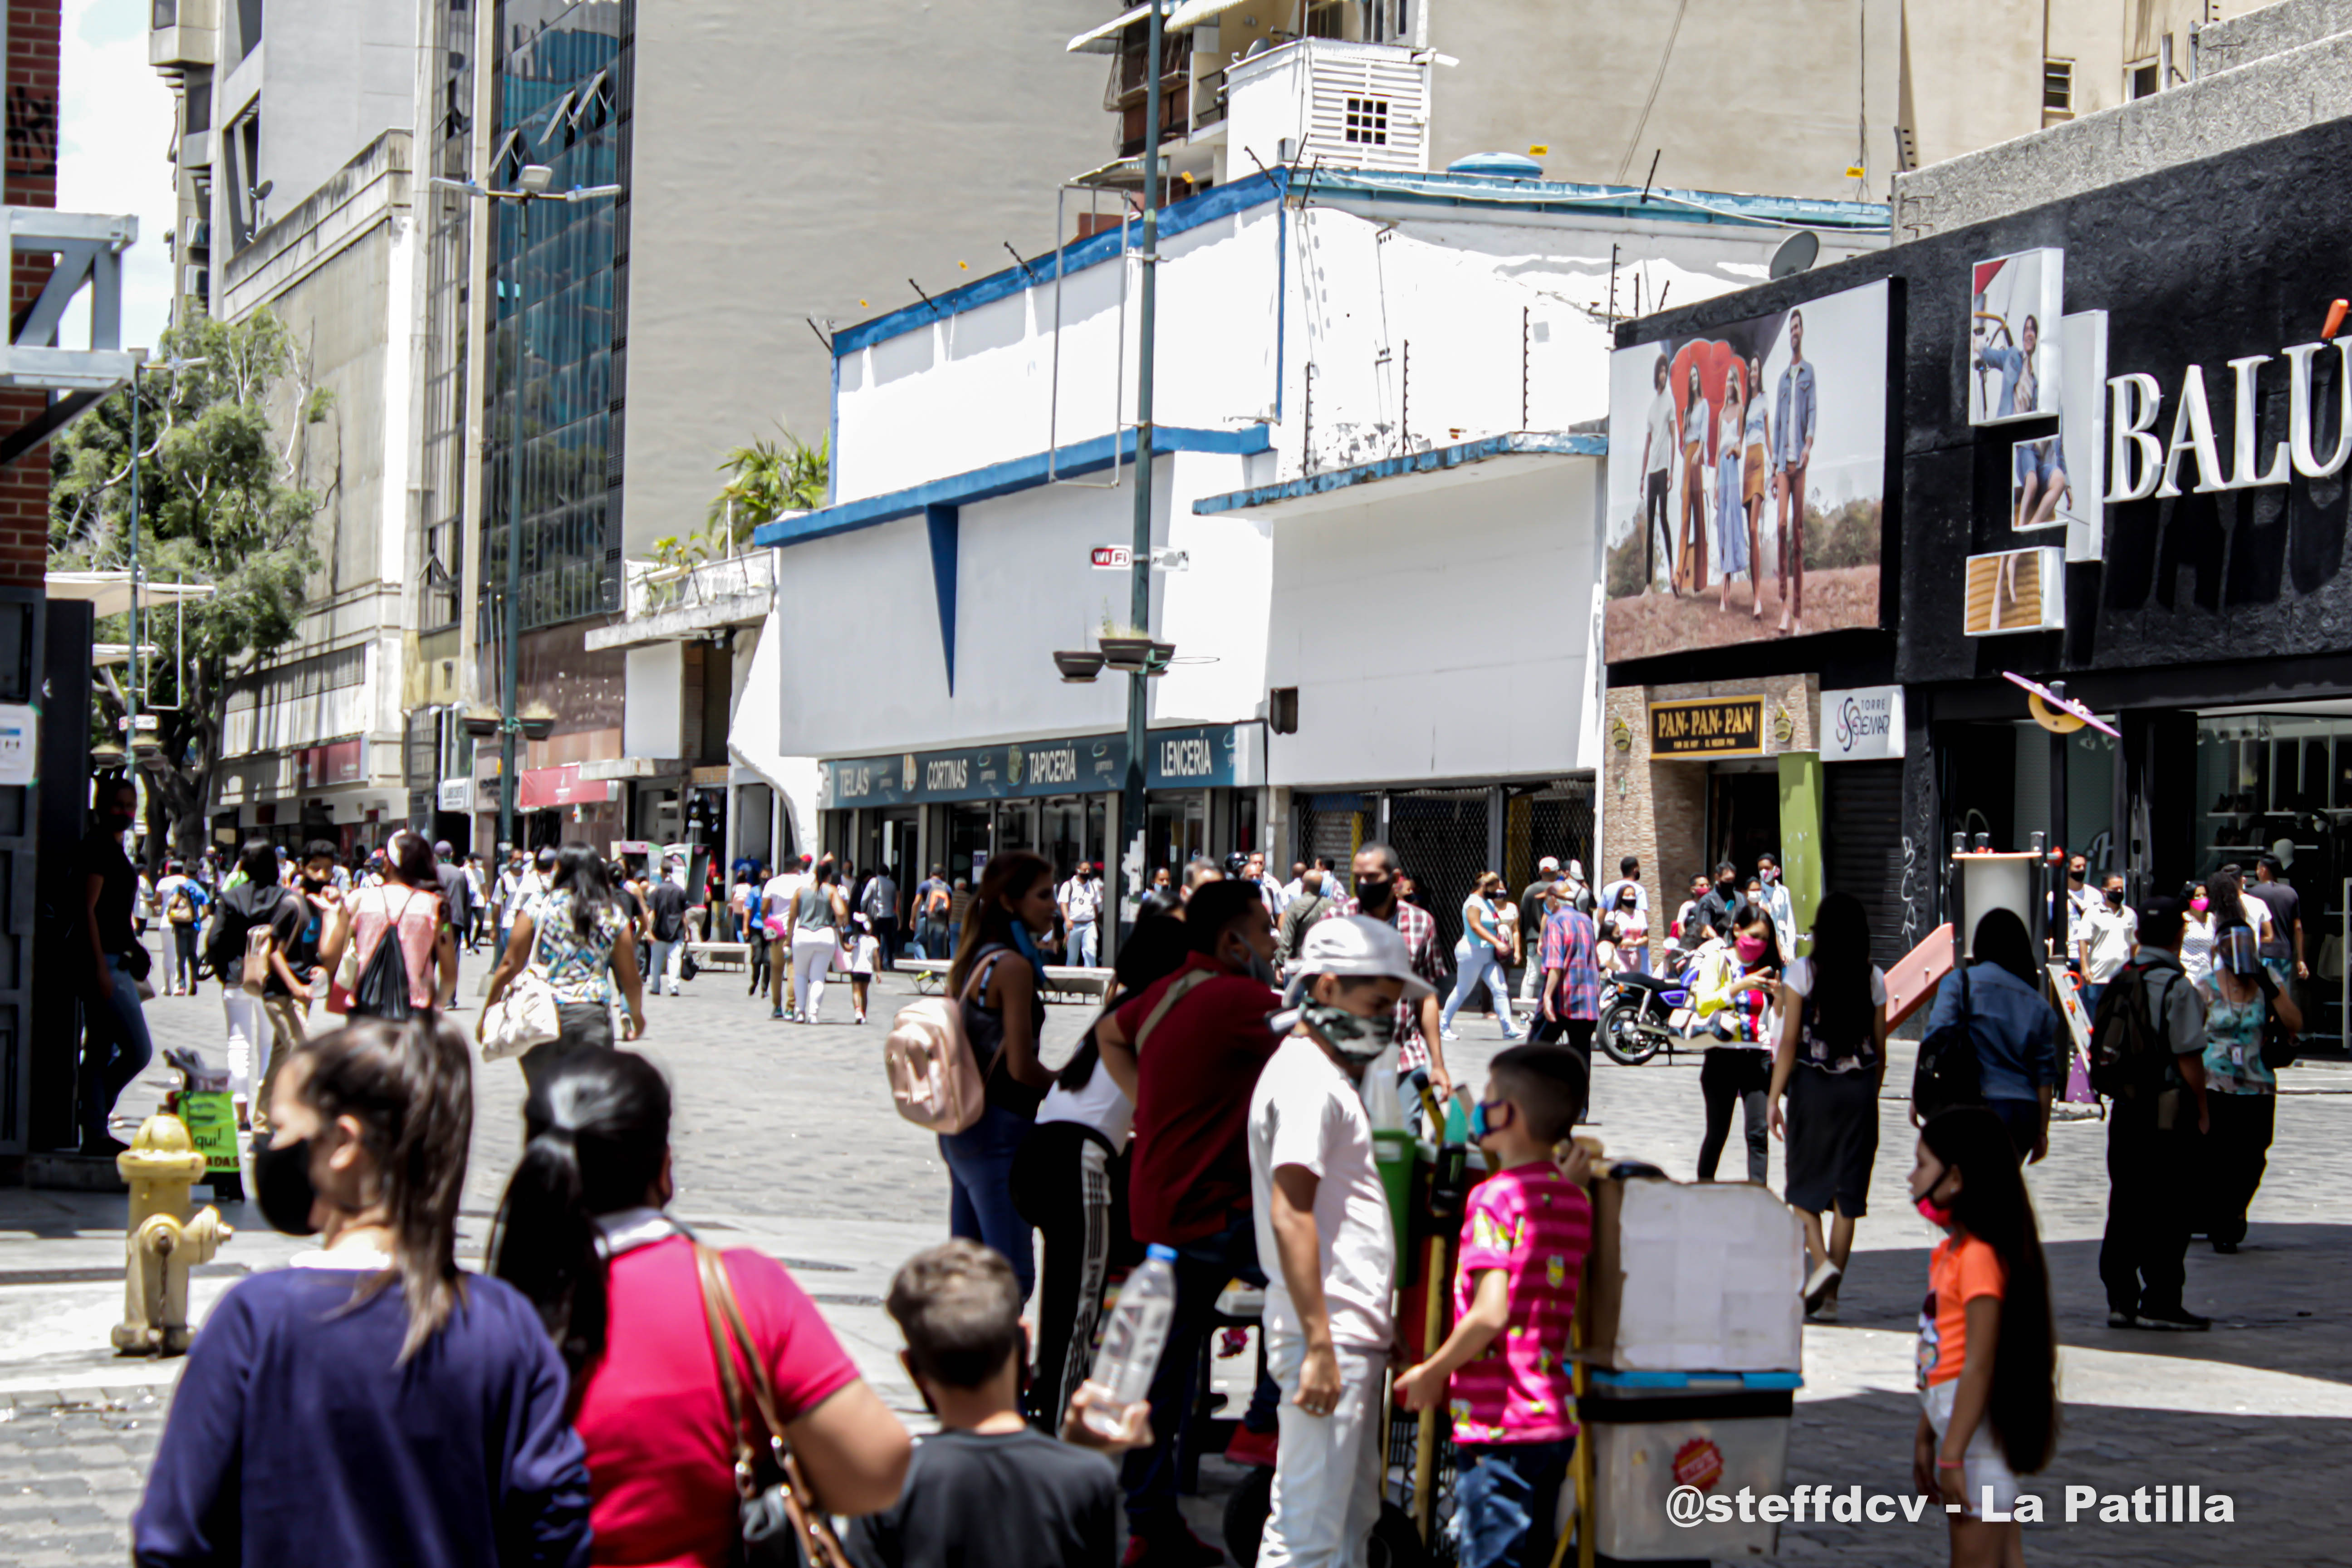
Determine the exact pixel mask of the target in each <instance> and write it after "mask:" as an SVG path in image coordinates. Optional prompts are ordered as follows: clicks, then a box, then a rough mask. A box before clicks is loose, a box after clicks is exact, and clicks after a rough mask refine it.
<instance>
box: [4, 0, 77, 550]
mask: <svg viewBox="0 0 2352 1568" xmlns="http://www.w3.org/2000/svg"><path fill="white" fill-rule="evenodd" d="M61 9H62V0H16V4H12V5H9V6H8V33H7V37H8V67H7V106H8V142H7V163H6V178H7V202H8V205H10V206H19V207H54V206H56V205H58V34H59V28H60V15H61ZM48 280H49V264H48V262H47V258H38V257H27V256H21V255H20V256H19V257H18V258H16V275H15V288H14V297H13V298H12V299H11V300H9V311H10V314H11V315H12V316H13V315H15V314H16V313H17V312H20V311H22V310H25V309H26V307H27V306H29V305H30V304H32V302H33V301H34V300H37V299H38V298H39V297H40V293H41V289H42V288H43V287H44V286H46V285H47V282H48ZM48 401H49V398H48V394H47V393H45V392H0V434H5V432H7V431H11V430H16V429H20V428H22V427H23V426H25V425H26V424H27V423H28V422H30V421H31V420H33V419H35V418H37V417H38V416H40V414H41V412H42V410H43V409H45V408H47V406H48ZM48 540H49V448H48V447H47V444H46V443H44V444H43V445H41V446H38V447H34V448H33V449H32V450H31V451H29V452H27V453H26V454H25V455H24V456H23V457H21V458H17V459H16V461H15V462H14V463H11V464H9V465H8V466H7V467H6V468H0V583H8V584H19V583H38V582H40V581H41V580H42V577H43V575H44V574H45V573H46V571H47V556H48Z"/></svg>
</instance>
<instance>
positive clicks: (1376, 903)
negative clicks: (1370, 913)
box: [1356, 877, 1396, 910]
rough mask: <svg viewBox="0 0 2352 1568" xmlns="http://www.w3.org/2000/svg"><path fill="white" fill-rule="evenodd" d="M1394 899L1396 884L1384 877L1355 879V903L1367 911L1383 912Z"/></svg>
mask: <svg viewBox="0 0 2352 1568" xmlns="http://www.w3.org/2000/svg"><path fill="white" fill-rule="evenodd" d="M1395 897H1396V884H1395V883H1394V882H1391V881H1390V880H1389V879H1387V878H1385V877H1359V878H1357V879H1356V902H1357V904H1358V905H1360V907H1362V908H1364V909H1367V910H1384V909H1387V908H1388V907H1389V901H1390V900H1391V899H1393V898H1395Z"/></svg>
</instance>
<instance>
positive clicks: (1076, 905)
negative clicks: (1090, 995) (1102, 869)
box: [1054, 860, 1103, 969]
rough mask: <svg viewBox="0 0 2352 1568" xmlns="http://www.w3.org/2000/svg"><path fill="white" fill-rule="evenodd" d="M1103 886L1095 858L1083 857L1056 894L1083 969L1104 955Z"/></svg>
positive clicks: (1077, 961) (1072, 956) (1072, 955)
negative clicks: (1100, 936)
mask: <svg viewBox="0 0 2352 1568" xmlns="http://www.w3.org/2000/svg"><path fill="white" fill-rule="evenodd" d="M1102 889H1103V885H1102V878H1101V876H1100V874H1099V873H1097V870H1096V869H1095V864H1094V862H1093V861H1091V860H1081V861H1079V862H1078V868H1077V869H1076V871H1073V872H1071V873H1070V879H1069V880H1068V881H1066V882H1065V883H1063V884H1062V885H1061V887H1060V888H1059V889H1057V890H1056V891H1055V895H1054V897H1055V902H1056V903H1058V904H1060V905H1061V906H1062V925H1063V928H1064V929H1065V930H1066V931H1068V932H1069V934H1070V946H1069V957H1070V962H1071V963H1075V964H1076V965H1077V966H1078V967H1079V968H1081V969H1092V968H1093V967H1094V966H1095V965H1096V963H1098V962H1099V961H1100V959H1101V956H1102V952H1101V943H1100V941H1099V935H1100V932H1101V931H1102V924H1101V917H1102Z"/></svg>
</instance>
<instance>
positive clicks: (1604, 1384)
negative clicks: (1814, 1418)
mask: <svg viewBox="0 0 2352 1568" xmlns="http://www.w3.org/2000/svg"><path fill="white" fill-rule="evenodd" d="M1803 1382H1804V1379H1803V1378H1802V1377H1801V1376H1800V1375H1799V1374H1798V1373H1793V1372H1746V1373H1742V1372H1728V1373H1701V1372H1606V1371H1599V1370H1595V1371H1593V1372H1592V1373H1591V1374H1590V1375H1589V1377H1588V1379H1587V1384H1586V1388H1585V1394H1584V1398H1583V1400H1582V1401H1581V1402H1580V1405H1579V1406H1578V1409H1579V1412H1580V1417H1581V1419H1582V1422H1583V1426H1584V1432H1585V1440H1586V1441H1587V1442H1589V1443H1590V1444H1591V1446H1592V1475H1593V1499H1592V1503H1593V1543H1594V1547H1595V1549H1596V1550H1597V1551H1598V1552H1599V1554H1600V1555H1601V1558H1603V1559H1606V1560H1610V1561H1613V1562H1620V1563H1639V1562H1644V1561H1656V1560H1660V1559H1665V1560H1671V1561H1676V1562H1689V1561H1694V1560H1696V1561H1703V1562H1708V1563H1727V1562H1738V1561H1739V1560H1741V1559H1743V1558H1749V1557H1769V1556H1771V1555H1772V1554H1773V1552H1775V1551H1776V1550H1777V1549H1778V1547H1779V1544H1780V1526H1778V1525H1777V1524H1768V1523H1765V1522H1764V1521H1761V1520H1758V1519H1754V1518H1751V1519H1750V1520H1748V1521H1747V1522H1745V1523H1743V1522H1742V1521H1740V1520H1739V1518H1738V1515H1737V1514H1736V1513H1735V1514H1734V1515H1733V1517H1732V1518H1730V1519H1728V1520H1724V1521H1719V1522H1718V1521H1713V1520H1708V1521H1704V1522H1701V1523H1697V1524H1692V1525H1678V1524H1676V1523H1675V1521H1674V1520H1673V1519H1672V1518H1671V1517H1669V1515H1668V1513H1667V1498H1668V1494H1670V1493H1671V1492H1673V1491H1674V1489H1675V1488H1677V1487H1693V1488H1696V1489H1697V1490H1698V1492H1699V1493H1700V1494H1701V1497H1702V1498H1703V1499H1706V1498H1736V1497H1738V1495H1739V1491H1740V1489H1741V1488H1743V1487H1745V1488H1748V1489H1751V1490H1752V1491H1753V1492H1754V1493H1755V1494H1756V1495H1757V1496H1759V1497H1761V1496H1763V1495H1765V1494H1766V1493H1769V1492H1778V1491H1780V1489H1781V1487H1782V1484H1783V1483H1784V1481H1785V1480H1786V1479H1787V1477H1788V1469H1789V1414H1790V1407H1791V1405H1792V1402H1793V1401H1794V1399H1795V1397H1796V1390H1797V1388H1798V1387H1799V1386H1800V1385H1801V1384H1802V1383H1803Z"/></svg>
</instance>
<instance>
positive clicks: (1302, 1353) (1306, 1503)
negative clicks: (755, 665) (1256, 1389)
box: [1257, 1335, 1388, 1568]
mask: <svg viewBox="0 0 2352 1568" xmlns="http://www.w3.org/2000/svg"><path fill="white" fill-rule="evenodd" d="M1306 1360H1307V1342H1306V1341H1304V1340H1300V1339H1293V1338H1291V1337H1289V1336H1288V1335H1276V1336H1274V1337H1272V1338H1270V1339H1269V1340H1268V1341H1267V1343H1266V1370H1267V1371H1268V1372H1270V1373H1273V1374H1274V1380H1275V1382H1276V1383H1277V1384H1280V1385H1281V1387H1282V1404H1281V1406H1280V1407H1279V1409H1278V1411H1277V1413H1276V1417H1275V1419H1276V1422H1277V1423H1278V1425H1279V1426H1280V1428H1281V1437H1282V1440H1281V1446H1280V1447H1279V1449H1278V1450H1277V1452H1276V1458H1275V1461H1274V1511H1273V1512H1272V1513H1271V1514H1268V1515H1267V1516H1266V1521H1265V1534H1264V1535H1263V1536H1261V1537H1260V1538H1259V1544H1258V1552H1257V1561H1258V1568H1293V1565H1297V1568H1357V1565H1359V1564H1361V1563H1363V1562H1364V1560H1365V1554H1366V1551H1367V1549H1368V1544H1369V1542H1370V1541H1371V1538H1372V1527H1373V1526H1374V1525H1375V1524H1378V1523H1379V1522H1380V1518H1381V1457H1382V1453H1383V1451H1384V1449H1385V1447H1386V1443H1385V1438H1386V1436H1387V1430H1386V1429H1387V1425H1388V1412H1387V1411H1386V1410H1385V1409H1384V1408H1383V1407H1382V1405H1381V1373H1382V1372H1383V1371H1384V1370H1385V1369H1386V1367H1387V1364H1388V1358H1387V1357H1386V1356H1385V1355H1384V1354H1381V1353H1378V1352H1364V1351H1358V1350H1350V1349H1349V1348H1348V1347H1346V1346H1344V1345H1343V1346H1341V1347H1340V1349H1339V1404H1338V1405H1335V1406H1334V1407H1333V1408H1332V1411H1331V1414H1330V1415H1308V1414H1307V1412H1306V1411H1304V1410H1301V1409H1300V1408H1299V1407H1298V1405H1297V1397H1298V1372H1299V1368H1300V1366H1301V1365H1302V1364H1303V1363H1305V1362H1306Z"/></svg>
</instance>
